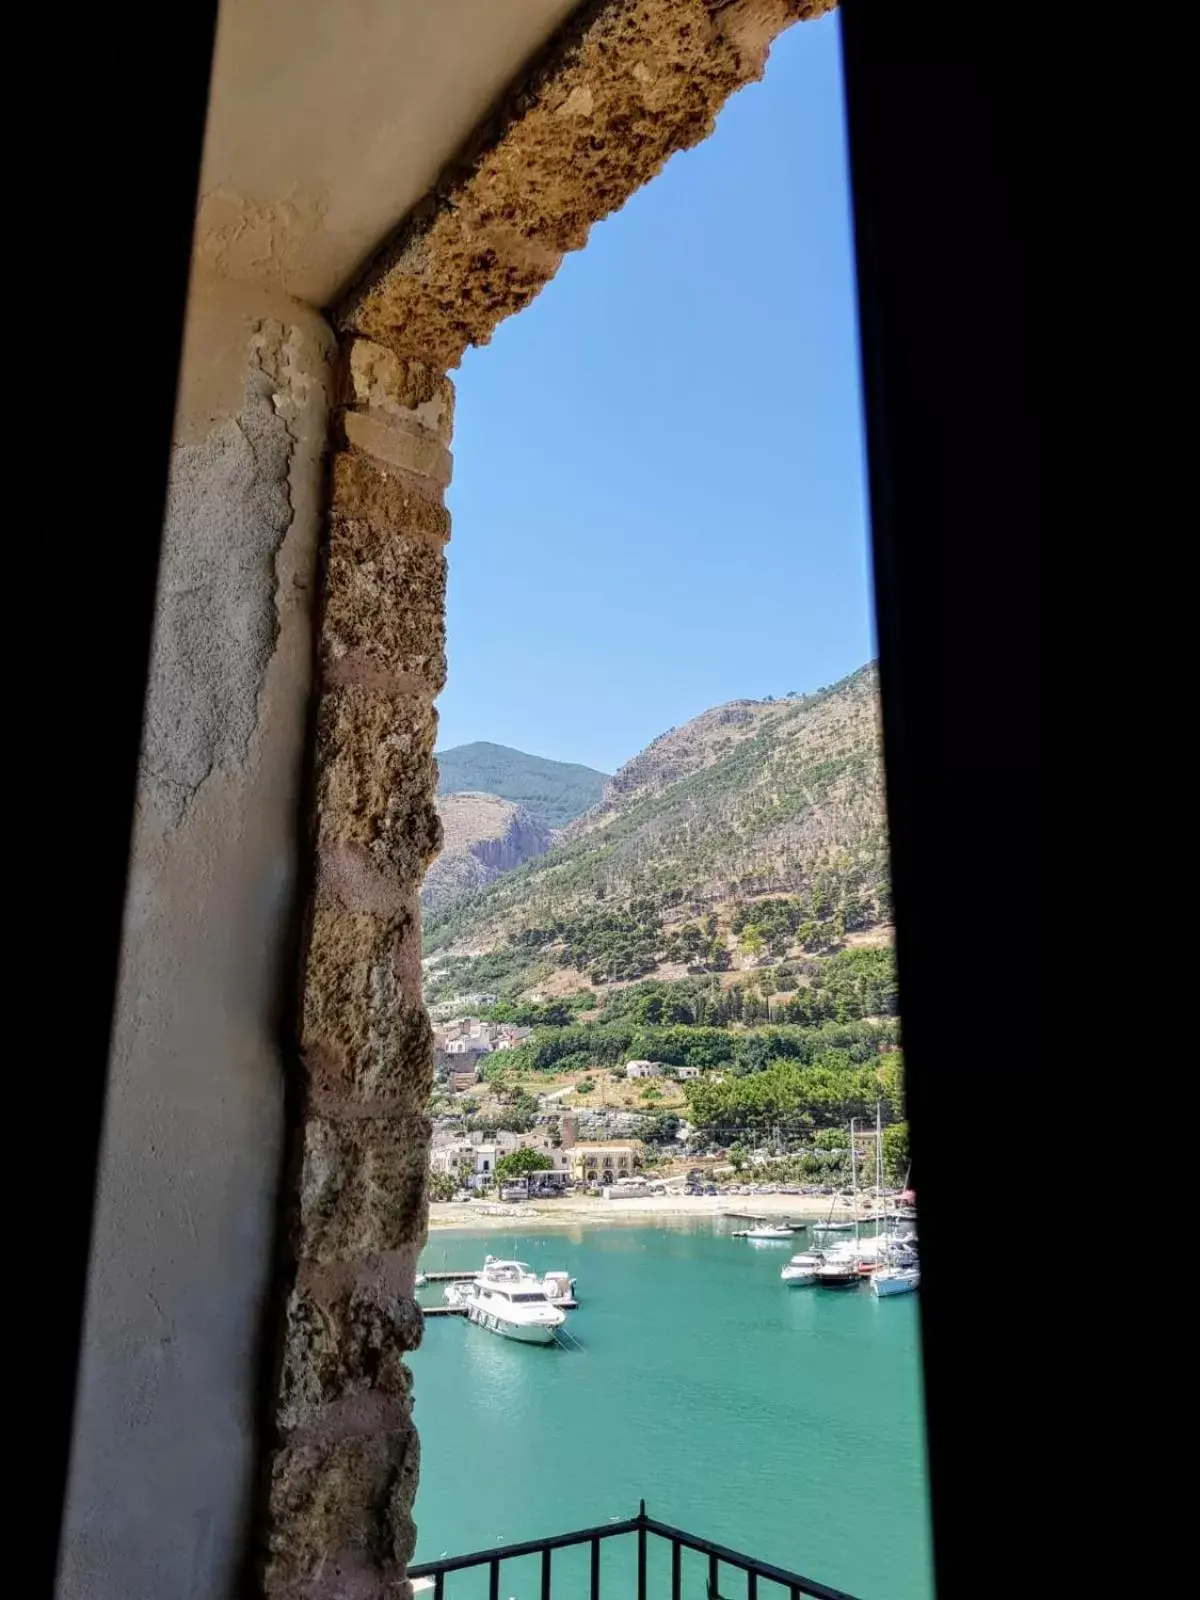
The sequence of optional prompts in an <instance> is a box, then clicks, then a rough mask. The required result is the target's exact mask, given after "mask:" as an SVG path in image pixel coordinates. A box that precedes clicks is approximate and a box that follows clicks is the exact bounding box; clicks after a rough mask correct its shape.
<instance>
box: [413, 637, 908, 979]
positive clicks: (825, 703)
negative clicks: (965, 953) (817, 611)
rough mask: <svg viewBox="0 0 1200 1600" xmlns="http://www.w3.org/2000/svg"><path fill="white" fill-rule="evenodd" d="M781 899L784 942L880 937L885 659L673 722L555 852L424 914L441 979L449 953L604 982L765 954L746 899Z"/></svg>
mask: <svg viewBox="0 0 1200 1600" xmlns="http://www.w3.org/2000/svg"><path fill="white" fill-rule="evenodd" d="M768 897H771V898H775V899H779V898H780V897H782V898H783V899H784V900H786V904H781V905H777V906H775V907H774V908H770V907H768V908H767V909H766V912H765V913H764V915H765V916H766V917H767V919H768V920H769V921H771V923H772V926H774V927H775V928H776V932H775V934H774V935H773V937H774V938H775V942H776V944H779V945H780V947H781V948H799V949H801V950H806V949H807V950H826V951H828V950H831V949H836V948H840V947H841V945H842V944H844V943H845V942H846V941H847V940H849V941H850V942H852V943H860V942H862V941H864V940H867V941H871V940H874V939H875V938H876V937H877V936H878V937H884V936H885V935H884V930H885V929H886V926H887V924H888V922H889V920H890V887H889V882H888V855H887V833H886V823H885V815H884V799H883V765H882V752H881V748H880V738H879V711H878V681H877V673H876V669H875V665H874V663H869V664H868V665H867V666H865V667H863V668H860V669H859V671H857V672H855V673H852V674H851V675H850V676H849V677H847V678H844V679H842V680H841V682H839V683H837V684H834V685H832V686H831V687H829V688H827V689H823V690H819V691H818V692H816V693H815V694H809V695H801V696H791V695H790V696H788V697H786V698H784V699H780V700H761V701H755V700H735V701H731V702H729V703H728V704H726V705H722V706H716V707H714V708H712V709H711V710H709V711H706V712H703V713H702V714H701V715H700V716H698V717H695V718H693V719H692V721H691V722H688V723H686V724H685V725H684V726H683V727H681V728H675V729H671V730H670V731H669V732H668V733H665V734H662V735H660V737H659V738H657V739H655V740H653V741H652V743H651V744H649V745H648V746H647V747H646V749H645V750H643V751H641V752H640V754H638V755H637V756H635V757H634V758H633V759H632V760H631V761H629V762H627V763H626V764H625V765H624V766H623V767H622V768H621V769H620V771H619V772H617V773H616V774H615V775H614V777H613V778H612V780H611V781H610V782H609V783H608V784H607V785H606V786H605V789H604V792H603V794H602V795H601V796H600V797H599V798H598V799H597V801H596V803H595V804H594V805H593V806H592V807H591V808H590V809H589V810H588V811H586V812H584V813H583V814H582V815H580V816H578V817H576V818H575V820H574V821H573V822H571V823H570V824H569V825H568V826H567V827H566V828H565V829H564V830H563V832H562V833H561V834H560V835H559V836H558V837H557V838H556V839H555V840H554V842H553V844H552V845H551V847H550V849H549V850H548V851H546V852H545V853H544V854H541V855H539V856H537V858H536V859H533V860H527V861H526V862H525V863H524V865H522V866H520V867H518V868H516V870H515V871H506V872H503V873H501V874H500V875H499V876H498V877H496V878H495V880H494V881H493V882H492V883H490V884H488V885H487V886H486V887H484V888H482V889H480V890H479V891H477V892H474V893H470V894H468V895H467V897H466V898H465V899H463V900H462V901H461V902H460V903H459V904H458V905H456V906H454V907H453V908H451V909H448V910H446V911H444V912H443V913H441V914H434V915H432V916H430V917H429V918H428V919H427V923H426V951H427V956H428V957H429V958H430V959H431V961H432V966H431V968H430V980H431V981H433V974H434V969H435V968H436V969H439V970H440V971H441V973H442V976H441V977H440V978H438V979H437V986H438V987H439V988H440V987H444V986H446V985H449V984H450V983H451V982H452V981H457V979H459V978H461V979H462V980H463V981H464V986H465V987H469V986H470V981H473V980H475V979H477V980H478V982H477V983H475V987H479V988H485V987H486V988H487V989H489V990H492V991H494V992H497V993H500V992H509V993H514V994H515V993H518V992H522V991H529V990H532V989H543V988H545V987H546V985H547V984H549V985H550V988H551V990H557V988H558V978H557V977H555V972H556V970H557V971H558V972H559V973H560V974H561V977H562V979H563V981H566V979H567V973H568V971H572V970H573V971H574V972H575V973H578V974H580V975H581V976H582V975H584V974H587V975H589V976H590V977H591V978H592V981H593V982H600V983H604V982H608V981H612V980H614V979H620V980H628V979H631V978H634V977H637V976H639V975H643V974H648V973H651V972H655V971H658V972H660V973H662V974H663V975H666V971H665V969H667V968H670V969H678V971H677V972H675V975H680V974H681V973H682V972H683V971H685V970H687V971H692V970H696V969H698V968H703V969H704V970H710V969H713V970H715V969H719V968H720V967H721V966H722V964H724V966H725V967H727V966H728V964H729V962H730V961H733V962H735V963H737V962H739V961H742V960H743V959H752V960H753V959H757V956H755V955H753V954H747V950H748V948H749V947H752V946H754V945H755V944H756V940H755V939H754V938H753V937H751V938H750V940H749V945H748V943H747V940H746V939H745V938H743V936H742V935H743V931H744V929H745V927H746V919H747V912H746V907H747V906H748V905H750V904H752V903H757V902H760V901H764V900H766V899H767V898H768ZM781 919H782V921H781ZM784 921H786V922H787V924H788V927H789V928H790V930H791V932H790V933H788V936H787V938H785V937H784V933H785V932H787V930H786V929H784V928H783V922H784ZM876 930H878V933H877V932H876ZM713 964H715V967H713ZM468 980H470V981H468Z"/></svg>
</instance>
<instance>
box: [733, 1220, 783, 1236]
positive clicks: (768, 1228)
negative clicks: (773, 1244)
mask: <svg viewBox="0 0 1200 1600" xmlns="http://www.w3.org/2000/svg"><path fill="white" fill-rule="evenodd" d="M743 1237H744V1238H747V1239H790V1238H791V1237H792V1229H791V1228H790V1227H786V1228H785V1227H784V1226H783V1224H782V1223H778V1222H768V1221H767V1219H766V1218H765V1217H762V1218H760V1219H759V1220H758V1221H757V1222H755V1223H754V1224H753V1225H752V1226H751V1227H749V1228H747V1229H746V1232H745V1234H744V1235H743Z"/></svg>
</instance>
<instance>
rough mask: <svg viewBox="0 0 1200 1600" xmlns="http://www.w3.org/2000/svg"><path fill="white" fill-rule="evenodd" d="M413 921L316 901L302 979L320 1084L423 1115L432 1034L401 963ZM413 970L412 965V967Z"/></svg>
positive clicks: (307, 1049)
mask: <svg viewBox="0 0 1200 1600" xmlns="http://www.w3.org/2000/svg"><path fill="white" fill-rule="evenodd" d="M411 933H412V924H411V922H410V919H408V918H407V917H405V916H398V917H387V916H380V915H377V914H375V913H372V912H367V911H357V912H355V911H346V910H344V909H343V908H342V907H341V906H338V905H336V904H330V903H327V902H324V901H320V902H318V904H317V906H316V908H315V910H314V913H313V922H312V929H311V933H310V936H309V950H308V960H307V963H306V966H305V979H304V1014H303V1033H302V1048H303V1051H304V1054H305V1056H306V1057H308V1056H309V1055H310V1054H311V1055H312V1056H314V1057H317V1058H319V1062H318V1063H317V1065H316V1067H315V1075H316V1076H317V1077H319V1078H320V1079H321V1081H320V1083H319V1087H321V1088H323V1089H328V1090H332V1091H334V1092H343V1093H346V1094H348V1095H351V1096H353V1097H354V1098H356V1099H359V1100H377V1101H386V1102H387V1106H388V1110H389V1112H394V1113H396V1114H398V1115H401V1116H415V1115H420V1114H421V1113H423V1112H424V1109H425V1106H426V1103H427V1102H428V1099H429V1095H430V1093H431V1091H432V1088H433V1032H432V1029H431V1027H430V1024H429V1018H428V1016H427V1015H426V1013H425V1010H424V1007H423V1006H422V1005H421V1001H420V993H419V988H418V986H417V981H416V978H415V974H411V973H410V971H409V970H406V969H405V968H403V967H402V965H401V960H402V941H404V940H405V939H406V937H407V936H409V935H410V934H411ZM410 966H411V963H410Z"/></svg>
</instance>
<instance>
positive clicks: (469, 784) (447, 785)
mask: <svg viewBox="0 0 1200 1600" xmlns="http://www.w3.org/2000/svg"><path fill="white" fill-rule="evenodd" d="M437 763H438V794H439V795H447V794H462V793H470V794H490V795H498V796H499V797H500V799H502V800H511V801H512V802H513V804H514V805H518V806H523V807H524V809H525V810H526V811H527V812H528V813H529V815H530V816H531V817H532V818H533V820H534V821H535V822H538V823H540V824H541V825H542V826H543V827H545V828H552V829H557V828H564V827H566V825H567V823H569V822H571V821H572V820H573V819H574V818H575V817H577V816H579V815H580V813H581V812H584V811H586V810H587V809H588V807H589V806H594V805H595V804H596V802H597V801H598V800H599V799H600V796H601V795H602V794H603V792H604V786H605V784H606V783H607V782H608V778H607V775H606V774H605V773H603V772H596V771H594V770H593V769H592V768H591V767H583V766H579V765H577V764H576V763H574V762H570V761H547V760H546V759H545V758H544V757H542V756H531V755H527V754H526V753H525V751H523V750H510V749H509V747H508V746H507V745H503V744H487V743H484V742H477V743H475V744H458V745H454V746H453V747H452V748H451V749H449V750H442V751H439V752H438V755H437Z"/></svg>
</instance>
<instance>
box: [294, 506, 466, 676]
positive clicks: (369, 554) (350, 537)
mask: <svg viewBox="0 0 1200 1600" xmlns="http://www.w3.org/2000/svg"><path fill="white" fill-rule="evenodd" d="M327 560H328V565H327V568H326V575H325V596H324V614H323V616H322V622H321V658H322V661H323V663H325V664H329V663H331V662H336V661H338V660H340V659H341V658H342V657H343V656H346V655H349V654H353V655H354V656H355V657H356V658H358V659H361V660H362V661H364V662H367V663H370V664H371V665H373V666H375V667H376V668H378V669H379V670H381V671H383V672H386V673H390V674H392V675H396V674H405V675H409V676H411V677H413V678H417V679H420V680H422V681H423V682H424V683H426V684H427V685H428V688H429V692H430V694H436V693H437V692H438V690H440V689H441V687H442V684H443V683H444V682H445V681H446V617H445V611H446V558H445V556H444V555H443V553H442V551H441V549H440V548H438V547H437V546H436V545H433V544H431V543H430V542H429V541H428V540H425V539H418V538H411V537H409V536H407V535H406V534H404V533H397V532H394V531H384V530H381V529H380V528H378V527H376V526H375V525H373V524H372V523H370V522H365V521H360V520H359V519H358V518H357V517H334V518H333V519H332V524H331V527H330V534H329V551H328V558H327Z"/></svg>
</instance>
